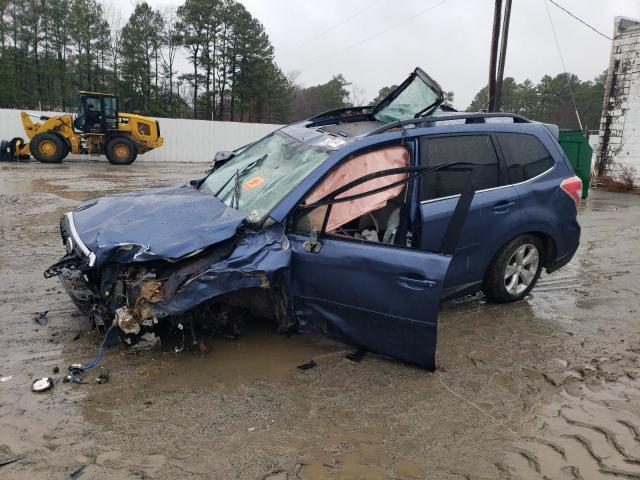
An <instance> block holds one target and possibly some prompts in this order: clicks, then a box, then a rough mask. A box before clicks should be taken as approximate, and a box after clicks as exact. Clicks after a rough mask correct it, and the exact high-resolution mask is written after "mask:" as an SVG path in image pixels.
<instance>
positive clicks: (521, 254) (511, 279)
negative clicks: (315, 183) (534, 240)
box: [504, 243, 540, 295]
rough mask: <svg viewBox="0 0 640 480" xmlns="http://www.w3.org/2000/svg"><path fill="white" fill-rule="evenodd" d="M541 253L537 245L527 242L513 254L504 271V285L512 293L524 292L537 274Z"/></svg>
mask: <svg viewBox="0 0 640 480" xmlns="http://www.w3.org/2000/svg"><path fill="white" fill-rule="evenodd" d="M539 263H540V254H539V253H538V249H537V248H536V246H535V245H533V244H531V243H526V244H524V245H521V246H520V247H518V249H517V250H516V251H515V252H514V253H513V255H511V258H510V259H509V262H508V263H507V268H506V269H505V272H504V286H505V288H506V289H507V292H509V293H510V294H511V295H520V294H521V293H522V292H524V291H525V290H526V289H527V288H529V286H530V285H531V283H532V282H533V279H534V278H535V276H536V273H537V271H538V264H539Z"/></svg>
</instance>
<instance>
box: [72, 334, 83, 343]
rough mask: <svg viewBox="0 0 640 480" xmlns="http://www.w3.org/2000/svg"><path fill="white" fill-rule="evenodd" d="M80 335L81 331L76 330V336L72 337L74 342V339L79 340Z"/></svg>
mask: <svg viewBox="0 0 640 480" xmlns="http://www.w3.org/2000/svg"><path fill="white" fill-rule="evenodd" d="M81 336H82V332H78V333H76V336H75V337H73V341H74V342H76V341H78V340H80V337H81Z"/></svg>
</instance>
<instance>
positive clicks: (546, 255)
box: [483, 225, 557, 280]
mask: <svg viewBox="0 0 640 480" xmlns="http://www.w3.org/2000/svg"><path fill="white" fill-rule="evenodd" d="M541 227H542V226H541V225H538V226H536V228H525V229H521V230H517V231H515V232H511V233H510V234H509V235H507V236H504V237H502V239H501V241H500V242H497V245H498V247H497V248H495V249H494V251H493V254H492V255H491V258H490V260H489V261H488V262H487V264H486V266H485V268H484V275H483V280H484V279H485V278H486V275H487V271H488V270H489V266H490V265H491V264H492V263H493V261H494V260H495V259H496V257H497V256H498V255H500V252H501V251H502V249H503V248H504V247H505V245H507V244H508V243H509V242H511V241H512V240H513V239H515V238H517V237H520V236H522V235H533V236H535V237H538V238H539V239H540V241H541V242H542V245H543V252H542V266H543V267H547V266H548V265H550V264H552V263H553V262H554V261H555V258H556V252H557V244H556V240H555V239H554V238H553V235H552V234H551V232H550V229H549V228H547V227H542V228H541Z"/></svg>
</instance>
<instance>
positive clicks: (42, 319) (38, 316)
mask: <svg viewBox="0 0 640 480" xmlns="http://www.w3.org/2000/svg"><path fill="white" fill-rule="evenodd" d="M47 313H49V310H45V311H44V312H35V313H34V317H33V321H34V322H36V323H37V324H39V325H42V326H45V325H46V324H47V322H48V321H49V319H48V318H47Z"/></svg>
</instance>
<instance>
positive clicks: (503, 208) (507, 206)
mask: <svg viewBox="0 0 640 480" xmlns="http://www.w3.org/2000/svg"><path fill="white" fill-rule="evenodd" d="M515 204H516V202H513V201H511V200H502V201H501V202H498V203H496V204H495V205H494V206H493V208H492V210H493V211H494V212H496V213H504V212H508V211H509V210H511V207H513V206H514V205H515Z"/></svg>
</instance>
